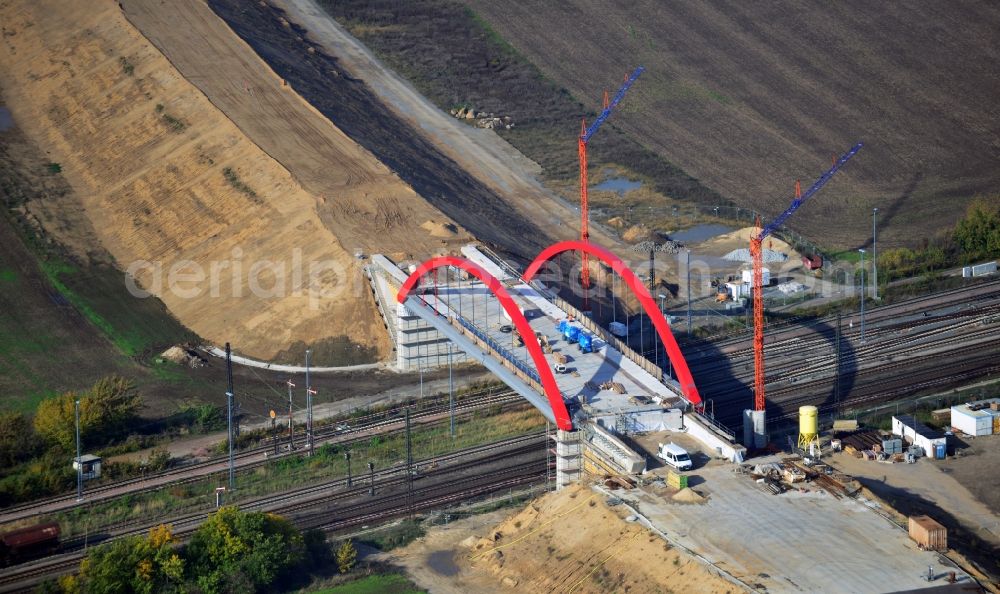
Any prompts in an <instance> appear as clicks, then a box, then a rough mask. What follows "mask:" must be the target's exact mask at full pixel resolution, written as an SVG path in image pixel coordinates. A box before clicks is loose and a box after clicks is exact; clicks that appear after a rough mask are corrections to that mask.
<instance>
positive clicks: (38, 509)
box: [0, 390, 523, 524]
mask: <svg viewBox="0 0 1000 594" xmlns="http://www.w3.org/2000/svg"><path fill="white" fill-rule="evenodd" d="M436 400H439V401H440V400H442V399H436ZM522 402H523V399H522V398H521V397H520V396H519V395H517V393H516V392H514V391H513V390H505V391H502V392H497V393H492V392H490V393H485V392H484V393H481V394H474V395H471V396H467V397H466V398H463V399H462V400H460V401H459V402H456V404H455V414H456V418H460V419H461V418H466V417H468V416H469V415H471V414H472V413H473V412H474V411H477V410H480V409H482V408H487V407H492V406H497V405H499V406H505V405H513V404H520V403H522ZM448 412H449V406H448V404H447V399H443V403H442V402H435V403H434V404H432V405H431V406H427V407H424V408H422V409H420V410H418V411H416V412H415V413H411V416H410V420H411V422H412V423H415V424H426V423H428V422H432V421H434V420H437V419H439V418H440V417H441V416H442V415H447V414H448ZM402 415H403V413H402V409H401V408H399V409H390V410H389V411H386V412H383V413H376V414H373V415H366V416H364V417H358V418H355V419H351V421H350V423H351V428H350V429H349V430H346V431H338V430H337V429H336V424H331V425H329V426H326V427H322V428H321V429H317V430H315V431H314V441H315V445H316V446H320V445H323V444H326V443H336V444H342V445H348V444H351V443H355V442H358V441H361V440H364V439H368V438H369V437H371V436H372V435H373V434H376V433H383V432H389V431H393V430H402V429H403V425H404V420H403V416H402ZM297 441H298V442H299V443H300V444H303V443H304V441H305V437H304V436H300V437H299V439H298V440H297ZM284 443H287V441H286V442H284ZM273 449H274V446H273V444H270V443H268V444H266V445H260V446H255V447H252V448H248V449H246V450H243V451H240V452H238V453H237V454H235V455H234V457H233V458H234V464H235V466H236V468H237V470H238V471H242V470H250V469H253V468H256V467H258V466H262V465H264V464H266V463H267V462H268V459H266V458H265V457H264V454H265V453H269V452H272V451H273ZM283 455H285V456H287V455H297V454H296V453H295V452H287V451H286V452H284V454H283ZM271 460H273V457H272V458H271ZM227 468H228V460H227V459H226V458H225V457H221V456H220V457H215V458H212V459H210V460H205V461H201V462H195V463H192V464H185V465H181V466H177V467H174V468H171V469H168V470H165V471H162V472H158V473H155V474H149V475H146V476H145V477H142V478H131V479H125V480H121V481H114V482H111V483H105V484H102V485H98V486H96V487H92V488H89V489H87V491H86V493H85V497H86V500H87V501H88V502H94V501H102V500H105V499H110V498H113V497H118V496H121V495H124V494H127V493H136V492H143V491H150V490H155V489H159V488H163V487H166V486H177V485H183V484H186V483H190V482H194V481H197V480H201V479H203V478H204V477H205V476H209V475H212V474H215V473H217V472H224V471H226V469H227ZM75 505H78V504H77V502H76V494H75V493H73V494H66V495H58V496H55V497H49V498H46V499H42V500H38V501H33V502H31V503H27V504H23V505H19V506H15V507H10V508H7V509H5V510H3V512H2V513H0V524H5V523H9V522H13V521H16V520H21V519H24V518H29V517H32V516H36V515H39V514H42V513H53V512H56V511H60V510H63V509H68V508H70V507H73V506H75Z"/></svg>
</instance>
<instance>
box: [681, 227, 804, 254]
mask: <svg viewBox="0 0 1000 594" xmlns="http://www.w3.org/2000/svg"><path fill="white" fill-rule="evenodd" d="M755 232H757V233H759V232H760V229H758V228H757V227H743V228H742V229H737V230H736V231H730V232H729V233H724V234H722V235H717V236H715V237H713V238H711V239H709V240H707V241H703V242H701V243H697V244H692V245H691V246H690V247H692V248H693V249H695V250H696V251H697V252H698V253H699V254H704V255H706V256H720V257H721V256H723V255H724V254H727V253H729V252H731V251H733V250H737V249H741V248H743V249H748V248H749V247H750V236H751V235H752V234H753V233H755ZM764 249H765V250H771V251H774V252H780V253H782V254H786V255H787V256H788V257H789V258H792V259H793V260H798V259H799V257H800V254H799V253H798V252H796V251H795V250H794V249H792V246H790V245H788V243H786V242H785V241H783V240H781V239H778V238H777V237H774V236H771V237H768V238H767V239H765V240H764Z"/></svg>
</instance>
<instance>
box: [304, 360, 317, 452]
mask: <svg viewBox="0 0 1000 594" xmlns="http://www.w3.org/2000/svg"><path fill="white" fill-rule="evenodd" d="M310 355H312V351H310V350H309V349H306V441H308V442H309V455H310V456H312V455H313V395H314V394H316V390H313V389H312V384H311V383H310V382H309V357H310Z"/></svg>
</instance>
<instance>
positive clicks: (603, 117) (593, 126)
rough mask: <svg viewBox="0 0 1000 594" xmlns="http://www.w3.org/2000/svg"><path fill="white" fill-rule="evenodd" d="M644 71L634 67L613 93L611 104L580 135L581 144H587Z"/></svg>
mask: <svg viewBox="0 0 1000 594" xmlns="http://www.w3.org/2000/svg"><path fill="white" fill-rule="evenodd" d="M645 70H646V69H645V68H643V67H642V66H638V67H636V69H635V70H634V71H633V72H632V74H631V75H630V76H629V77H628V79H626V80H625V84H623V85H622V87H621V88H620V89H618V92H617V93H615V97H614V99H612V100H611V102H610V103H608V106H607V107H605V108H604V111H602V112H601V115H599V116H597V119H596V120H594V123H593V124H591V125H590V127H589V128H587V130H586V131H585V132H584V133H583V134H581V135H580V140H582V141H583V142H587V141H588V140H590V137H591V136H593V135H594V133H595V132H597V129H598V128H600V127H601V124H603V123H604V121H605V120H607V119H608V117H609V116H610V115H611V111H612V110H614V108H615V107H616V106H617V105H618V104H619V103H620V102H621V100H622V98H623V97H624V96H625V93H626V92H627V91H628V89H629V87H631V86H632V83H634V82H635V79H637V78H639V75H640V74H642V73H643V71H645Z"/></svg>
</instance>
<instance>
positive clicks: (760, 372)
mask: <svg viewBox="0 0 1000 594" xmlns="http://www.w3.org/2000/svg"><path fill="white" fill-rule="evenodd" d="M862 146H864V145H863V143H860V142H859V143H857V144H856V145H854V146H853V147H851V150H849V151H847V152H846V153H844V155H843V156H841V157H840V158H839V159H837V160H835V161H834V163H833V167H831V168H830V170H829V171H827V172H826V173H824V174H823V175H821V176H820V177H819V179H817V180H816V181H815V182H814V183H813V185H812V187H810V188H809V189H808V190H806V193H805V194H803V193H802V187H801V186H800V185H799V182H797V181H796V182H795V199H794V200H792V204H791V206H789V207H788V208H787V209H786V210H785V212H783V213H781V214H780V215H778V216H777V218H775V219H774V220H773V221H771V223H770V224H769V225H768V226H767V227H764V228H762V229H761V230H760V233H757V234H756V235H753V236H751V237H750V256H751V258H752V259H753V282H752V283H751V284H752V287H751V289H752V291H753V366H754V410H756V411H760V412H761V413H763V411H764V405H765V397H764V396H765V394H764V303H763V288H762V286H761V285H763V281H764V279H763V276H764V273H763V269H764V254H763V249H762V244H763V241H764V238H766V237H767V236H768V235H770V234H771V233H772V232H773V231H774V230H775V229H777V228H778V227H779V226H781V225H782V224H783V223H784V222H785V221H786V220H787V219H788V217H790V216H792V214H793V213H794V212H795V211H796V210H798V209H799V207H800V206H802V205H803V204H804V203H805V202H806V200H809V199H810V198H812V196H813V195H814V194H815V193H816V192H818V191H819V190H820V188H822V187H823V186H825V185H826V182H828V181H830V178H831V177H833V175H834V174H835V173H837V171H839V170H840V168H841V167H842V166H843V165H844V163H846V162H847V161H848V160H849V159H850V158H851V157H853V156H854V155H855V154H856V153H857V152H858V151H859V150H861V147H862ZM757 226H758V227H759V226H760V221H759V220H758V222H757Z"/></svg>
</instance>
